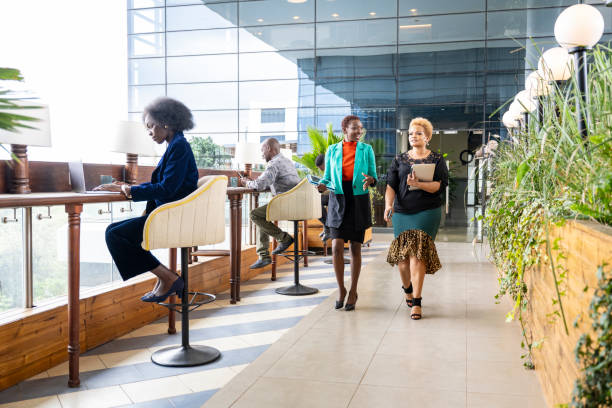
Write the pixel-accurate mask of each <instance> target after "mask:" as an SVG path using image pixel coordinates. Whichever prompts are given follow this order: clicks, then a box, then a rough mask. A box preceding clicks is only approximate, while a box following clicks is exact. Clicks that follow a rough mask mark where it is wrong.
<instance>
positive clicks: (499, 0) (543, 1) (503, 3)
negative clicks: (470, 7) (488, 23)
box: [487, 0, 576, 10]
mask: <svg viewBox="0 0 612 408" xmlns="http://www.w3.org/2000/svg"><path fill="white" fill-rule="evenodd" d="M487 3H488V4H487V8H488V9H489V10H504V9H518V8H533V7H555V6H571V5H572V4H576V1H574V0H487Z"/></svg>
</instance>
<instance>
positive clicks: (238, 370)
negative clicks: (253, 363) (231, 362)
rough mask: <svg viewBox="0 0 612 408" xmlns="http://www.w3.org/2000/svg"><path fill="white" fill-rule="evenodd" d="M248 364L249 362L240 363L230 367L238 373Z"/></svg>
mask: <svg viewBox="0 0 612 408" xmlns="http://www.w3.org/2000/svg"><path fill="white" fill-rule="evenodd" d="M248 366H249V365H248V364H240V365H235V366H230V367H229V369H230V370H232V371H233V372H235V373H236V374H238V373H239V372H241V371H242V370H244V369H245V368H247V367H248Z"/></svg>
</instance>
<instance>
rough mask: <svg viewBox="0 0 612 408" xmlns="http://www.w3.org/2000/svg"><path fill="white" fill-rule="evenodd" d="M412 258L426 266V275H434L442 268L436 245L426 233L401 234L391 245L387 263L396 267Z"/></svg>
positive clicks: (407, 231)
mask: <svg viewBox="0 0 612 408" xmlns="http://www.w3.org/2000/svg"><path fill="white" fill-rule="evenodd" d="M411 256H414V257H416V258H417V259H418V260H419V261H421V262H423V263H424V264H425V273H429V274H433V273H435V272H436V271H438V270H439V269H440V268H442V264H441V263H440V259H439V258H438V252H437V251H436V244H434V241H433V239H431V237H430V236H429V235H428V234H427V233H426V232H424V231H420V230H406V231H404V232H402V233H401V234H399V235H398V236H397V238H395V239H394V240H393V242H392V243H391V247H390V248H389V253H388V254H387V262H388V263H389V264H391V265H392V266H395V265H397V264H398V263H400V262H402V261H405V260H408V259H409V258H410V257H411Z"/></svg>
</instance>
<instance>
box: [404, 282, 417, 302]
mask: <svg viewBox="0 0 612 408" xmlns="http://www.w3.org/2000/svg"><path fill="white" fill-rule="evenodd" d="M402 289H404V293H405V294H407V295H411V294H412V282H410V286H408V287H407V288H405V287H404V285H402ZM413 299H414V298H412V299H406V304H407V305H408V307H412V305H413V302H412V301H413Z"/></svg>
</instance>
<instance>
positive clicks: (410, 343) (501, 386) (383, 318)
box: [0, 232, 546, 408]
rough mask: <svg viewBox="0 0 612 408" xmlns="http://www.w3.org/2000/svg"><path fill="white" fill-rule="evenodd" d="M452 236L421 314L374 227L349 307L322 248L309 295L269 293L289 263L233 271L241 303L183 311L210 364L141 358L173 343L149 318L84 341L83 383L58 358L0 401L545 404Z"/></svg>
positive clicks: (483, 274) (309, 278)
mask: <svg viewBox="0 0 612 408" xmlns="http://www.w3.org/2000/svg"><path fill="white" fill-rule="evenodd" d="M443 234H444V232H443ZM455 235H456V234H455ZM455 235H453V233H449V234H446V235H441V236H440V237H441V238H442V239H440V240H438V242H437V246H438V253H439V255H440V258H441V261H442V264H443V269H442V270H441V271H439V272H438V273H436V274H435V275H433V276H427V277H426V280H425V288H424V292H423V314H424V319H423V320H421V321H412V320H410V317H409V309H408V308H407V307H406V304H405V303H404V301H403V294H402V291H401V289H400V286H401V284H400V279H399V275H398V273H397V269H396V268H391V267H390V266H389V265H387V264H386V262H385V256H386V249H387V248H388V244H389V242H390V240H391V238H392V236H391V235H390V234H384V233H377V234H375V243H374V245H373V246H372V247H371V248H364V267H363V270H362V274H361V278H360V283H359V300H358V303H357V309H356V310H355V311H354V312H345V311H344V310H340V311H337V310H335V309H334V308H333V303H334V300H335V297H336V293H335V291H336V289H335V288H336V284H335V279H334V277H333V271H332V269H331V266H330V265H326V264H324V263H323V262H322V259H321V258H320V257H319V258H314V259H311V265H310V267H308V268H302V270H301V277H302V279H301V281H302V282H303V283H304V284H307V285H310V286H315V287H317V288H319V290H320V292H319V293H317V294H316V295H312V296H305V297H299V298H292V297H286V296H282V295H278V294H276V293H275V292H274V288H275V287H278V286H283V285H286V284H287V283H288V282H290V281H292V280H293V276H292V269H291V266H288V265H287V266H284V267H283V269H282V272H281V273H280V275H279V280H278V281H277V282H271V281H270V280H269V275H262V276H259V277H258V279H254V280H252V281H249V282H246V283H244V284H243V286H242V287H243V300H242V302H240V304H239V305H230V304H229V296H228V295H227V294H221V295H220V296H219V297H218V300H217V301H216V302H214V303H212V304H210V305H206V306H205V307H204V308H203V309H199V310H198V311H196V312H194V313H193V314H192V317H191V340H192V343H193V344H206V345H208V346H213V347H217V348H219V349H220V350H221V351H222V358H221V359H220V360H218V361H216V362H214V363H212V364H209V365H206V366H203V367H191V368H166V367H160V366H157V365H155V364H153V363H151V361H150V355H151V353H152V352H153V351H155V350H157V349H158V348H161V347H164V346H167V345H170V344H177V343H179V342H180V335H179V334H177V335H174V336H169V335H167V334H166V332H165V330H166V324H165V322H164V321H159V322H156V323H153V324H151V325H148V326H146V327H143V328H141V329H139V330H136V331H134V332H132V333H129V334H128V335H126V336H124V337H122V338H120V339H116V340H115V341H112V342H110V343H108V344H105V345H103V346H101V347H98V348H96V349H94V350H91V351H90V352H88V353H86V354H85V355H84V356H83V357H82V359H81V370H82V375H81V380H82V386H81V388H80V389H77V390H74V389H68V388H67V387H66V381H67V365H66V364H62V365H60V366H57V367H54V368H52V369H50V370H48V371H47V372H45V373H43V374H41V375H38V376H36V377H35V378H32V379H30V380H28V381H25V382H23V383H21V384H19V385H17V386H15V387H13V388H11V389H8V390H5V391H3V392H0V408H4V407H20V408H21V407H54V408H55V407H63V408H66V407H87V408H89V407H112V406H124V405H128V406H130V407H152V408H157V407H168V408H172V407H200V406H202V404H205V405H204V406H205V407H230V406H231V407H240V408H243V407H248V408H257V407H266V408H273V407H290V408H301V407H342V408H357V407H359V408H361V407H363V408H365V407H367V408H378V407H381V408H387V407H407V406H418V407H424V408H428V407H444V408H446V407H502V408H503V407H511V406H512V407H516V406H517V405H520V406H522V407H523V408H531V407H545V406H546V405H545V403H544V402H543V397H542V393H541V391H540V386H539V382H538V380H537V377H536V376H535V373H534V372H530V371H526V370H524V369H523V368H522V364H521V360H520V354H521V350H520V330H519V328H518V327H517V325H515V324H507V323H505V319H504V315H505V312H506V311H507V309H508V305H507V304H501V305H496V304H495V299H494V298H493V295H494V294H495V293H496V285H497V283H496V279H495V276H496V275H495V271H494V269H493V267H492V266H491V265H490V264H489V263H488V262H487V261H486V260H485V259H484V256H483V254H482V253H480V252H481V251H480V247H478V246H477V247H474V246H473V245H472V244H471V243H465V242H464V243H461V242H450V241H452V240H453V239H459V240H461V239H464V237H463V236H461V234H459V235H458V236H455ZM447 241H448V242H447ZM346 269H347V280H348V274H349V267H348V265H347V268H346Z"/></svg>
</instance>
